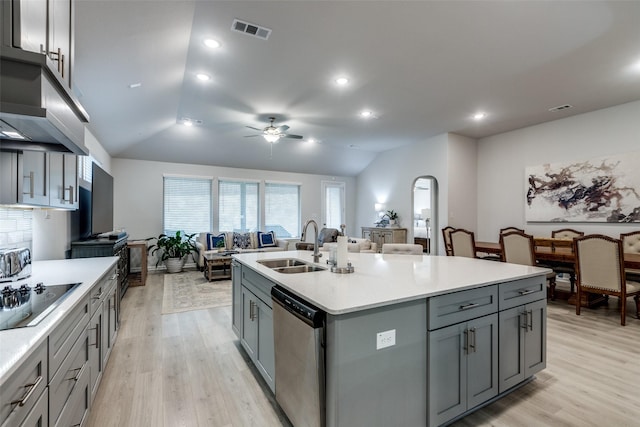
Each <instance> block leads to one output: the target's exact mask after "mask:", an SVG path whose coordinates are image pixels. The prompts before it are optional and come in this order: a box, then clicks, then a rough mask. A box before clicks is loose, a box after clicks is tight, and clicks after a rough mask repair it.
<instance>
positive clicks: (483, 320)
mask: <svg viewBox="0 0 640 427" xmlns="http://www.w3.org/2000/svg"><path fill="white" fill-rule="evenodd" d="M497 395H498V315H497V314H492V315H490V316H485V317H480V318H479V319H475V320H471V321H469V322H468V323H467V409H471V408H474V407H475V406H477V405H479V404H481V403H483V402H485V401H487V400H489V399H491V398H492V397H494V396H497Z"/></svg>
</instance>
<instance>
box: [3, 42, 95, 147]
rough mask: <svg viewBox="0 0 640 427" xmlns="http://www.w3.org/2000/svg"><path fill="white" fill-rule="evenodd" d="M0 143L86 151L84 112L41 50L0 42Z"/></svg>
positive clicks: (87, 117)
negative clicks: (1, 44) (31, 50)
mask: <svg viewBox="0 0 640 427" xmlns="http://www.w3.org/2000/svg"><path fill="white" fill-rule="evenodd" d="M0 60H1V61H2V62H1V63H0V148H2V149H12V150H46V151H61V152H68V153H74V154H78V155H87V154H88V150H87V148H86V147H85V145H84V129H85V124H86V123H87V122H88V121H89V115H88V114H87V112H86V111H85V110H84V108H83V107H82V105H80V102H79V101H78V100H77V99H76V98H75V97H74V96H73V94H72V93H71V92H70V91H69V90H68V89H67V88H66V87H65V84H64V82H63V81H62V80H61V79H60V78H59V77H58V76H57V75H56V74H54V73H53V72H52V71H51V69H50V68H49V67H50V65H48V64H47V61H50V60H49V59H48V58H47V56H46V55H44V54H38V53H33V52H28V51H24V50H21V49H15V48H11V47H7V46H1V47H0Z"/></svg>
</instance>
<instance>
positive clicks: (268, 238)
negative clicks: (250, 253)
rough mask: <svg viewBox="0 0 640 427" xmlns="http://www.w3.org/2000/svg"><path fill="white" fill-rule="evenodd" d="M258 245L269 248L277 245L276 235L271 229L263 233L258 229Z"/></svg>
mask: <svg viewBox="0 0 640 427" xmlns="http://www.w3.org/2000/svg"><path fill="white" fill-rule="evenodd" d="M257 234H258V247H259V248H269V247H274V246H278V245H277V244H276V235H275V233H274V232H273V231H268V232H266V233H263V232H262V231H258V232H257Z"/></svg>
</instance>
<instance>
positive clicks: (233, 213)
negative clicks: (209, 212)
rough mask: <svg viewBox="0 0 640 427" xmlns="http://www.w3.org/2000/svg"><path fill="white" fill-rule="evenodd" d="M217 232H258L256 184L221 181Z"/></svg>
mask: <svg viewBox="0 0 640 427" xmlns="http://www.w3.org/2000/svg"><path fill="white" fill-rule="evenodd" d="M218 202H219V209H218V210H219V214H218V216H219V224H218V230H222V231H236V232H243V233H244V232H248V231H255V230H258V183H257V182H242V181H223V180H220V182H219V184H218Z"/></svg>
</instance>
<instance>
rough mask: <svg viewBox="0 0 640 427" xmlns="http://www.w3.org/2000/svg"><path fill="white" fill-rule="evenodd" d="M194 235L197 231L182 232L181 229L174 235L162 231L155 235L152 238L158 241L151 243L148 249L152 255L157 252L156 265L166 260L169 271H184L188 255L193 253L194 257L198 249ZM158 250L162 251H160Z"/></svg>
mask: <svg viewBox="0 0 640 427" xmlns="http://www.w3.org/2000/svg"><path fill="white" fill-rule="evenodd" d="M193 236H195V233H193V234H186V233H185V234H182V232H181V231H176V234H175V235H174V236H169V235H167V234H164V233H162V234H160V235H159V236H158V237H153V238H152V239H156V243H154V244H152V245H150V246H149V249H148V251H149V252H150V253H151V255H156V254H157V255H156V258H157V259H158V261H157V262H156V267H157V266H158V265H159V264H160V263H161V262H164V264H165V266H166V267H167V271H168V272H169V273H179V272H180V271H182V267H183V266H184V263H185V261H186V257H187V255H191V257H192V258H193V253H194V252H196V251H197V248H196V243H195V240H194V239H193ZM158 251H160V252H159V253H158ZM194 261H195V258H194Z"/></svg>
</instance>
